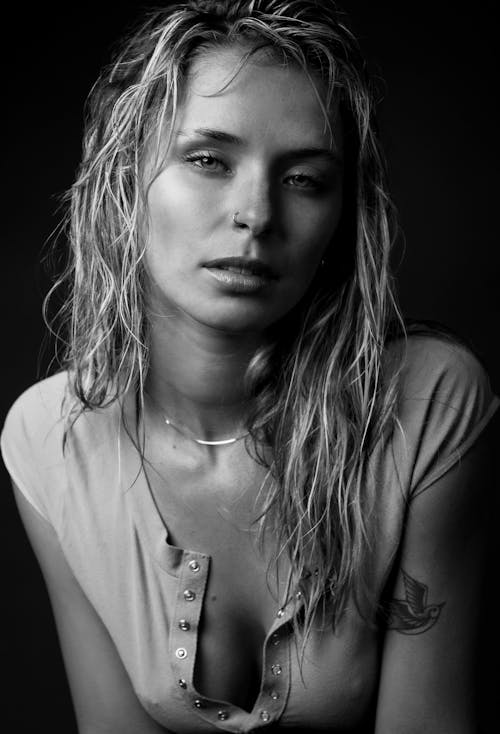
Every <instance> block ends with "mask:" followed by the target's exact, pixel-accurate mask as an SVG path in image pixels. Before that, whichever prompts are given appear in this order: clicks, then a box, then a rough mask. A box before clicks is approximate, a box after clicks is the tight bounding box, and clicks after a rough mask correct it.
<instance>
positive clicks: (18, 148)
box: [0, 0, 500, 734]
mask: <svg viewBox="0 0 500 734" xmlns="http://www.w3.org/2000/svg"><path fill="white" fill-rule="evenodd" d="M343 5H344V7H345V9H346V10H347V11H348V13H349V15H350V17H351V25H352V26H353V28H354V30H355V31H356V32H357V33H358V35H359V36H360V40H361V45H362V48H363V49H364V51H365V54H366V56H367V57H368V59H369V63H370V66H371V68H372V71H374V72H375V74H377V75H379V76H380V77H382V78H383V79H385V84H384V85H383V86H382V89H383V92H382V94H381V102H380V108H379V114H380V123H381V129H382V136H383V139H384V141H385V145H386V151H387V155H388V159H389V166H390V173H391V185H392V186H391V187H392V191H393V196H394V199H395V202H396V205H397V207H398V209H399V212H400V219H401V224H402V227H403V230H404V233H405V255H404V260H403V261H402V264H401V265H400V266H399V267H398V269H397V275H398V283H399V291H400V298H401V302H402V305H403V309H404V311H405V313H406V314H407V315H411V316H415V317H419V318H427V319H433V320H439V321H441V322H443V323H444V324H446V325H447V326H449V327H451V328H452V329H454V330H455V331H457V332H458V333H459V334H460V335H461V336H462V337H464V338H465V339H466V340H469V342H471V344H472V345H473V346H474V348H475V349H476V351H477V352H478V353H479V355H480V356H482V358H483V361H484V363H485V365H486V367H487V368H488V370H489V372H490V375H491V379H492V382H493V385H494V387H495V389H496V392H497V393H498V392H500V350H499V346H498V342H499V328H498V323H499V312H498V308H497V306H498V283H499V276H500V272H499V271H500V268H499V258H498V245H497V241H496V236H495V235H496V228H495V224H496V219H497V215H498V208H499V207H498V204H497V198H496V197H497V189H496V187H495V185H494V184H495V183H496V179H497V169H496V162H495V160H494V157H495V156H496V150H495V146H496V134H497V130H494V129H493V125H494V115H493V113H492V107H493V104H494V101H495V98H496V97H497V79H496V78H495V77H494V59H493V49H494V40H493V31H492V30H491V31H490V30H489V29H492V26H493V25H494V24H493V17H492V13H491V12H490V10H489V9H488V5H487V4H482V5H479V4H477V5H475V6H474V10H473V11H467V10H466V9H459V6H458V4H456V5H455V4H453V5H452V4H450V5H447V4H444V5H441V6H439V5H438V6H436V5H435V4H433V5H432V10H429V6H427V7H426V8H425V9H423V6H422V5H421V4H420V5H417V4H414V3H411V4H410V3H399V4H397V5H395V6H394V7H390V6H389V5H385V4H383V3H382V4H380V3H363V2H361V0H352V1H349V0H346V1H345V2H344V4H343ZM142 7H145V4H144V3H133V2H123V3H120V4H111V3H107V4H106V3H101V4H97V3H92V2H90V3H85V4H80V3H78V4H70V3H67V4H65V5H61V6H58V5H55V4H50V3H49V4H44V5H43V8H40V6H39V8H38V9H35V10H33V9H31V8H30V9H29V12H28V10H27V7H26V6H25V5H21V4H19V8H18V10H16V9H14V10H13V9H12V8H11V10H10V13H9V15H8V17H7V19H6V22H5V23H4V40H5V42H8V41H9V40H10V45H11V50H10V53H9V61H8V64H7V66H8V69H7V67H4V74H3V94H4V99H5V98H6V100H7V105H6V108H5V113H4V117H5V119H6V122H7V133H6V135H5V137H4V140H3V147H4V151H3V153H4V163H6V167H5V169H4V170H5V171H6V175H4V181H5V182H6V184H7V185H6V189H5V193H4V202H5V203H6V208H5V213H4V220H3V221H4V225H3V231H4V240H3V248H2V249H3V270H2V272H3V276H2V280H3V288H2V292H1V296H2V314H3V319H2V331H3V334H4V337H3V343H4V349H5V351H4V354H3V358H2V369H3V376H2V377H3V384H4V390H3V391H2V394H1V397H0V400H1V404H0V411H1V414H0V420H3V417H4V415H5V413H6V411H7V409H8V407H9V406H10V404H11V403H12V402H13V400H14V399H15V398H16V397H17V396H18V395H19V393H20V392H22V390H23V389H25V388H26V387H28V386H29V385H30V384H32V383H33V382H34V381H35V380H37V379H39V377H41V376H43V374H44V369H45V368H46V365H47V357H45V358H44V359H42V360H41V362H40V365H39V351H40V344H41V340H42V335H43V333H44V328H43V324H42V320H41V316H40V308H41V300H42V296H43V294H44V292H45V291H46V288H47V284H48V280H47V278H46V276H44V275H43V274H42V273H41V272H40V267H39V265H38V263H39V260H40V252H41V249H42V246H43V244H44V242H45V240H46V239H47V238H48V237H49V235H50V233H51V232H52V230H53V229H54V227H55V226H56V224H57V222H58V215H57V214H56V208H57V197H58V196H59V195H60V194H61V193H62V192H63V190H64V189H65V188H67V187H68V186H69V185H70V184H71V181H72V178H73V174H74V171H75V167H76V165H77V163H78V159H79V153H80V139H81V130H82V114H81V111H82V105H83V101H84V98H85V96H86V94H87V92H88V90H89V89H90V86H91V85H92V83H93V81H94V80H95V78H96V76H97V74H98V71H99V68H100V66H101V65H102V64H103V63H104V62H106V60H107V58H108V51H109V48H110V45H111V44H112V43H113V42H114V41H115V39H116V38H117V37H119V36H120V34H121V33H122V31H123V30H124V29H125V28H126V26H127V25H128V24H129V23H130V22H131V21H132V20H133V19H134V18H135V17H136V15H137V11H138V9H140V8H142ZM495 124H496V121H495ZM5 159H7V160H6V161H5ZM401 255H402V248H401V247H400V248H399V250H398V251H397V253H396V258H395V259H396V264H397V263H399V261H400V259H401ZM0 481H1V490H2V491H1V494H0V496H1V500H2V517H3V518H4V519H5V522H4V529H3V534H2V537H4V538H5V539H6V545H5V548H4V551H3V559H4V564H3V572H4V584H3V585H4V589H5V591H6V595H5V599H4V602H3V605H2V606H3V607H4V611H6V613H7V625H6V626H5V625H4V632H5V631H6V634H5V635H4V641H5V642H6V643H7V650H6V651H5V653H2V660H3V670H4V676H3V678H4V701H3V714H2V720H3V721H4V722H5V715H6V714H7V715H8V716H7V718H9V716H12V724H11V726H10V728H8V729H7V730H8V731H12V732H15V733H16V734H24V733H25V732H26V733H28V732H30V734H31V733H32V732H34V731H38V732H42V733H44V734H45V732H50V733H51V734H56V733H57V732H64V734H73V733H74V731H75V730H74V728H73V726H74V724H73V723H72V713H71V706H70V703H69V694H68V690H67V686H66V682H65V678H64V673H63V668H62V662H61V659H60V655H59V652H58V646H57V641H56V636H55V631H54V627H53V623H52V620H51V615H50V608H49V603H48V600H47V597H46V593H45V590H44V586H43V582H42V580H41V577H40V574H39V571H38V568H37V565H36V562H35V560H34V558H33V556H32V554H31V551H30V549H29V547H28V544H27V541H26V539H25V536H24V532H23V530H22V527H21V525H20V521H19V520H18V517H17V513H16V511H15V508H14V504H13V500H12V497H11V493H10V489H9V483H8V477H7V474H6V472H5V470H3V471H2V473H1V476H0ZM492 511H493V510H492ZM495 511H497V510H495ZM493 551H494V548H493V547H492V552H493ZM494 559H497V560H498V553H496V554H495V556H494ZM490 565H491V568H490V569H488V571H487V574H489V573H491V574H493V576H492V578H494V580H495V581H494V584H496V578H497V575H498V571H497V568H496V566H495V560H492V562H491V564H490ZM494 584H493V585H494ZM465 593H467V592H466V590H464V594H465ZM493 601H494V600H492V602H493ZM492 606H493V604H492ZM496 626H497V616H496V615H495V612H494V611H493V609H492V610H491V612H490V613H489V616H488V618H486V619H485V621H484V645H483V652H482V656H483V663H484V667H485V668H486V666H487V665H488V666H490V665H495V664H496V661H497V660H498V657H499V652H500V650H499V643H498V642H497V640H496V638H497V635H496V634H494V632H493V631H494V630H495V629H496ZM5 673H6V674H7V675H6V676H5ZM5 684H7V687H6V686H5ZM481 686H482V689H483V703H482V711H483V713H482V718H483V726H484V731H485V732H489V731H493V730H496V724H495V723H494V722H496V710H497V708H496V696H497V690H496V681H495V680H494V678H492V677H490V676H489V675H487V674H486V672H485V673H484V674H483V675H482V679H481Z"/></svg>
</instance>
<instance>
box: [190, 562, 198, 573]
mask: <svg viewBox="0 0 500 734" xmlns="http://www.w3.org/2000/svg"><path fill="white" fill-rule="evenodd" d="M188 565H189V568H190V570H191V571H193V573H197V572H198V571H199V570H200V564H199V563H198V561H189V564H188Z"/></svg>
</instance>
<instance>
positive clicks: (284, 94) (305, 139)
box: [176, 46, 342, 151]
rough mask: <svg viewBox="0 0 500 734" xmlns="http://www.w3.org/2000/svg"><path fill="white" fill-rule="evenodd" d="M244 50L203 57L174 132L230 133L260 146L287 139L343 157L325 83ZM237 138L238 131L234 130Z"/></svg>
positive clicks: (192, 72) (196, 65) (196, 64)
mask: <svg viewBox="0 0 500 734" xmlns="http://www.w3.org/2000/svg"><path fill="white" fill-rule="evenodd" d="M247 51H248V49H245V48H243V47H241V46H233V47H229V48H216V49H211V50H207V51H204V52H203V54H202V55H200V56H198V57H197V58H196V59H195V60H194V61H193V63H192V66H191V68H190V72H189V76H188V79H187V83H186V87H185V90H184V95H183V102H182V104H181V105H180V108H179V110H178V113H177V119H176V128H177V129H179V128H182V129H183V130H185V129H189V128H193V129H194V128H197V127H207V128H208V127H210V128H215V129H222V130H228V131H229V132H232V130H231V129H230V128H231V127H235V128H238V131H237V134H238V135H239V136H241V137H245V138H246V139H253V140H255V141H257V140H259V141H260V142H265V141H268V142H270V141H275V142H276V141H278V140H279V139H280V138H281V139H285V140H286V141H287V142H288V143H290V142H294V141H296V142H297V144H300V145H301V146H304V145H309V144H310V145H311V146H313V145H322V146H323V147H329V148H331V149H332V150H335V151H339V149H340V148H341V147H342V131H341V129H340V121H339V116H338V110H337V108H336V107H334V108H333V109H332V110H330V111H329V112H328V114H326V111H325V109H324V106H323V105H322V102H321V99H322V95H323V88H322V83H321V80H319V79H317V78H315V77H314V76H312V75H309V74H307V73H306V72H305V71H304V70H303V69H302V68H300V67H299V66H298V65H297V64H294V63H286V64H285V63H283V62H281V61H278V60H277V59H275V58H274V57H272V56H271V55H270V54H269V53H262V52H260V51H259V52H257V53H256V54H254V55H252V56H250V57H249V58H248V59H246V60H245V56H246V53H247ZM234 132H236V130H234Z"/></svg>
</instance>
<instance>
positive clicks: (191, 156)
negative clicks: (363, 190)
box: [183, 151, 323, 190]
mask: <svg viewBox="0 0 500 734" xmlns="http://www.w3.org/2000/svg"><path fill="white" fill-rule="evenodd" d="M183 160H184V161H185V162H186V163H192V164H194V165H195V167H196V168H200V169H201V170H204V171H207V172H208V173H209V174H215V173H217V172H218V171H216V170H215V169H213V168H212V169H207V168H205V167H204V166H203V165H196V164H197V163H199V162H201V161H207V160H209V161H211V162H212V161H215V162H217V163H219V164H220V165H221V166H223V167H224V169H225V172H227V171H228V170H229V169H228V168H227V166H226V165H225V164H224V162H223V161H221V160H220V158H217V157H216V156H214V155H212V154H211V153H209V152H208V151H202V152H197V153H188V154H187V155H185V156H183ZM289 178H295V179H297V178H301V179H306V180H307V181H308V182H309V185H308V186H300V185H299V186H294V188H297V189H301V190H307V189H308V188H313V189H321V188H323V181H321V179H319V178H314V176H308V175H306V174H305V173H296V174H294V175H292V176H290V177H289Z"/></svg>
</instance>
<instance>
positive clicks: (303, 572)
mask: <svg viewBox="0 0 500 734" xmlns="http://www.w3.org/2000/svg"><path fill="white" fill-rule="evenodd" d="M70 220H71V228H70V242H71V259H70V263H69V266H68V269H67V271H66V273H65V274H64V277H63V278H62V281H61V282H62V284H66V285H68V284H69V285H70V298H69V301H68V305H67V308H66V310H65V312H64V313H63V316H64V317H65V319H64V322H65V323H66V325H67V331H66V335H65V337H64V339H65V342H66V345H67V349H66V354H65V357H64V370H63V371H62V372H60V373H58V374H56V375H54V376H53V377H51V378H49V379H47V380H44V381H42V382H40V383H38V384H37V385H35V386H34V387H32V388H31V389H30V390H28V391H27V392H26V393H25V394H24V395H22V396H21V397H20V398H19V400H18V401H17V402H16V403H15V404H14V406H13V408H12V409H11V411H10V413H9V416H8V418H7V420H6V424H5V427H4V431H3V434H2V451H3V456H4V460H5V463H6V466H7V468H8V469H9V472H10V474H11V476H12V479H13V482H14V487H15V493H16V499H17V501H18V506H19V510H20V513H21V516H22V519H23V521H24V524H25V527H26V529H27V532H28V534H29V537H30V540H31V542H32V545H33V548H34V550H35V553H36V555H37V557H38V559H39V562H40V565H41V567H42V570H43V572H44V575H45V579H46V582H47V587H48V590H49V593H50V596H51V600H52V604H53V608H54V614H55V618H56V623H57V626H58V631H59V635H60V640H61V646H62V651H63V655H64V659H65V663H66V668H67V673H68V677H69V682H70V686H71V690H72V695H73V700H74V705H75V711H76V715H77V719H78V723H79V731H80V732H82V733H83V734H100V733H101V732H113V733H115V732H116V734H118V733H120V734H128V733H131V734H132V733H134V734H135V733H140V734H143V733H144V734H152V733H153V732H164V731H167V732H190V733H191V732H193V733H194V732H209V731H213V730H217V729H221V730H225V731H234V732H236V731H240V732H241V731H253V730H255V729H259V728H263V729H266V728H272V727H276V728H283V729H285V730H286V729H288V730H296V731H297V730H298V731H303V732H307V731H311V732H312V731H339V732H340V731H349V732H359V731H375V732H376V733H377V734H390V733H392V732H398V734H405V733H407V732H415V731H428V732H436V733H437V732H454V733H457V734H461V733H463V734H468V733H469V732H473V731H475V712H474V696H473V694H472V690H473V672H474V670H473V659H474V649H475V632H476V630H477V626H478V621H479V614H478V604H477V598H478V595H479V579H480V574H479V569H480V566H481V564H482V561H483V556H484V548H483V542H484V518H483V514H484V507H485V506H486V501H485V500H486V498H487V491H488V487H489V481H488V480H489V475H488V463H489V458H488V457H489V455H490V451H489V448H488V440H487V438H488V435H487V433H486V432H484V429H485V427H486V426H487V424H488V423H489V421H490V419H491V417H492V415H493V413H494V411H495V409H496V407H497V404H498V401H497V399H496V398H495V397H494V396H493V395H492V393H491V390H490V388H489V384H488V379H487V376H486V375H485V373H484V371H483V369H482V368H481V366H480V365H479V364H478V362H477V360H476V359H475V358H474V357H473V355H472V354H470V352H469V351H468V350H467V349H466V348H464V347H462V346H461V345H460V344H458V343H457V342H456V341H453V340H451V339H449V338H447V337H446V338H445V337H443V336H440V335H439V334H437V333H436V334H432V333H431V334H430V333H428V332H425V331H423V330H420V331H418V330H416V329H412V330H410V333H409V334H408V336H406V334H405V330H404V327H403V324H402V322H401V319H400V317H399V314H398V310H397V307H396V304H395V300H394V296H393V293H392V289H391V280H390V277H389V274H388V258H389V251H390V245H391V236H392V227H393V225H392V223H391V216H390V203H389V199H388V196H387V193H386V187H385V180H384V166H383V159H382V155H381V152H380V148H379V144H378V140H377V137H376V133H375V129H374V118H373V107H372V101H371V96H370V90H369V84H368V81H367V79H366V78H365V71H364V64H363V60H362V59H361V57H360V55H359V52H358V49H357V46H356V43H355V41H354V39H353V38H352V36H351V34H350V33H349V31H348V30H347V29H346V28H345V26H344V23H343V17H342V15H341V14H339V13H338V11H337V10H336V8H335V6H334V4H333V3H330V2H322V3H317V2H314V1H313V0H296V1H295V2H293V1H292V2H284V0H260V1H259V0H256V1H255V2H246V1H243V0H242V1H236V2H231V3H229V2H201V1H200V0H194V1H192V2H180V3H177V4H175V5H171V6H169V7H167V8H165V9H163V10H159V11H156V12H155V13H153V14H152V15H151V16H150V17H149V18H148V20H147V21H146V22H145V24H144V25H143V26H142V27H141V28H140V29H139V30H138V31H137V32H135V33H134V34H133V35H132V36H131V37H130V38H129V40H128V41H127V42H126V43H125V44H124V45H123V47H122V50H121V51H120V53H119V54H118V56H117V58H116V59H115V61H114V62H113V64H112V65H111V66H110V68H109V69H107V70H106V71H105V72H104V73H103V75H102V76H101V78H100V80H99V82H98V83H97V85H96V86H95V87H94V89H93V92H92V95H91V101H90V105H89V117H88V125H87V130H86V136H85V147H84V156H83V161H82V165H81V170H80V172H79V175H78V179H77V181H76V182H75V184H74V186H73V189H72V193H71V212H70ZM464 587H465V588H467V589H468V596H467V598H466V599H464V594H463V589H464Z"/></svg>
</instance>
